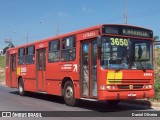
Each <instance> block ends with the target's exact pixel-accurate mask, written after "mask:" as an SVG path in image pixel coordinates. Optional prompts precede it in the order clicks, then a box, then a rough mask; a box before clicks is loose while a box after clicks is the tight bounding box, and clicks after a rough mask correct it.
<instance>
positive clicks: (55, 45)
mask: <svg viewBox="0 0 160 120" xmlns="http://www.w3.org/2000/svg"><path fill="white" fill-rule="evenodd" d="M59 60H60V41H59V40H54V41H50V42H49V53H48V62H57V61H59Z"/></svg>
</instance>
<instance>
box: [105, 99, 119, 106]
mask: <svg viewBox="0 0 160 120" xmlns="http://www.w3.org/2000/svg"><path fill="white" fill-rule="evenodd" d="M107 102H108V104H109V105H111V106H116V105H117V104H118V103H119V102H120V100H108V101H107Z"/></svg>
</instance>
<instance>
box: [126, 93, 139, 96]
mask: <svg viewBox="0 0 160 120" xmlns="http://www.w3.org/2000/svg"><path fill="white" fill-rule="evenodd" d="M136 96H137V95H136V94H135V93H129V94H128V97H136Z"/></svg>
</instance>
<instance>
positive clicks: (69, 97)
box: [63, 81, 77, 106]
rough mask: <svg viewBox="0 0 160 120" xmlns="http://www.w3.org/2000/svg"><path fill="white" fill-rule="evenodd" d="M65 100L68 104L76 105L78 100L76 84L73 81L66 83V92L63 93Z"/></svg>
mask: <svg viewBox="0 0 160 120" xmlns="http://www.w3.org/2000/svg"><path fill="white" fill-rule="evenodd" d="M63 97H64V101H65V103H66V105H68V106H75V105H76V103H77V100H76V99H75V92H74V86H73V84H72V82H71V81H67V82H66V83H65V84H64V93H63Z"/></svg>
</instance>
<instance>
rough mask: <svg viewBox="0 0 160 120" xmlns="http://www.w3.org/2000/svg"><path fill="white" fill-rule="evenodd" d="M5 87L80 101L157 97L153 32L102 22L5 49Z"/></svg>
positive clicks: (68, 103)
mask: <svg viewBox="0 0 160 120" xmlns="http://www.w3.org/2000/svg"><path fill="white" fill-rule="evenodd" d="M6 85H7V86H9V87H12V88H18V90H19V94H20V95H21V96H23V95H24V94H25V93H26V91H31V92H39V93H45V94H52V95H58V96H63V97H64V101H65V103H66V104H67V105H69V106H74V105H75V104H76V103H77V100H78V99H85V100H95V101H101V100H102V101H108V102H109V103H110V104H117V103H118V102H119V101H120V100H128V99H141V98H152V97H153V96H154V86H153V85H154V71H153V32H152V30H149V29H145V28H141V27H136V26H131V25H116V24H102V25H97V26H94V27H90V28H86V29H82V30H78V31H74V32H71V33H68V34H63V35H58V36H55V37H52V38H48V39H44V40H40V41H37V42H33V43H29V44H25V45H22V46H18V47H15V48H11V49H9V50H7V52H6Z"/></svg>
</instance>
